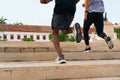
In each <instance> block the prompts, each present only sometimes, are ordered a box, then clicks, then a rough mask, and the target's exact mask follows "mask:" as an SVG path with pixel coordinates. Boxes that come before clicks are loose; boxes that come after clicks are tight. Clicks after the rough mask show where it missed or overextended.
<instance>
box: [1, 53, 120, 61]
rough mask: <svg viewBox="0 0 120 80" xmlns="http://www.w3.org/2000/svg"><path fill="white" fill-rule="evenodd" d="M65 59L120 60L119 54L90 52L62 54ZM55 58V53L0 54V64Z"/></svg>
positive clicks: (51, 59)
mask: <svg viewBox="0 0 120 80" xmlns="http://www.w3.org/2000/svg"><path fill="white" fill-rule="evenodd" d="M63 54H64V55H65V59H66V60H69V61H73V60H74V61H77V60H112V59H120V52H110V51H108V52H103V51H92V52H90V53H85V52H80V51H76V52H64V53H63ZM56 57H57V53H56V52H40V53H38V52H34V53H33V52H27V53H26V52H23V53H21V52H11V53H10V52H8V53H4V52H1V53H0V62H2V61H3V62H6V61H53V60H54V59H55V58H56Z"/></svg>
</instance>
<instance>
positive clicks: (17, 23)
mask: <svg viewBox="0 0 120 80" xmlns="http://www.w3.org/2000/svg"><path fill="white" fill-rule="evenodd" d="M14 25H23V23H21V22H16V23H14Z"/></svg>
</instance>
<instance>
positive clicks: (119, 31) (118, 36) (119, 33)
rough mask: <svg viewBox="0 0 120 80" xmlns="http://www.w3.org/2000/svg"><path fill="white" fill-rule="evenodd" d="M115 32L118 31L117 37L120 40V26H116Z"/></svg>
mask: <svg viewBox="0 0 120 80" xmlns="http://www.w3.org/2000/svg"><path fill="white" fill-rule="evenodd" d="M114 32H115V33H117V39H119V40H120V27H119V28H114Z"/></svg>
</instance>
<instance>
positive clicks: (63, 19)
mask: <svg viewBox="0 0 120 80" xmlns="http://www.w3.org/2000/svg"><path fill="white" fill-rule="evenodd" d="M73 18H74V17H73V16H71V15H68V14H67V15H53V18H52V29H53V30H54V29H58V30H65V29H68V28H69V27H70V25H71V23H72V21H73Z"/></svg>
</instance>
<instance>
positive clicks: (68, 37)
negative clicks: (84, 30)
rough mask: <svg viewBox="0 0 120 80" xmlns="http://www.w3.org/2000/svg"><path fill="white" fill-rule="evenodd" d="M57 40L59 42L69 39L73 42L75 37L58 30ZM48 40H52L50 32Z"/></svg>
mask: <svg viewBox="0 0 120 80" xmlns="http://www.w3.org/2000/svg"><path fill="white" fill-rule="evenodd" d="M58 37H59V41H60V42H66V41H69V42H74V41H75V38H74V37H73V36H72V35H71V36H69V35H67V34H62V33H61V32H59V35H58ZM49 40H50V41H52V34H49Z"/></svg>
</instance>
